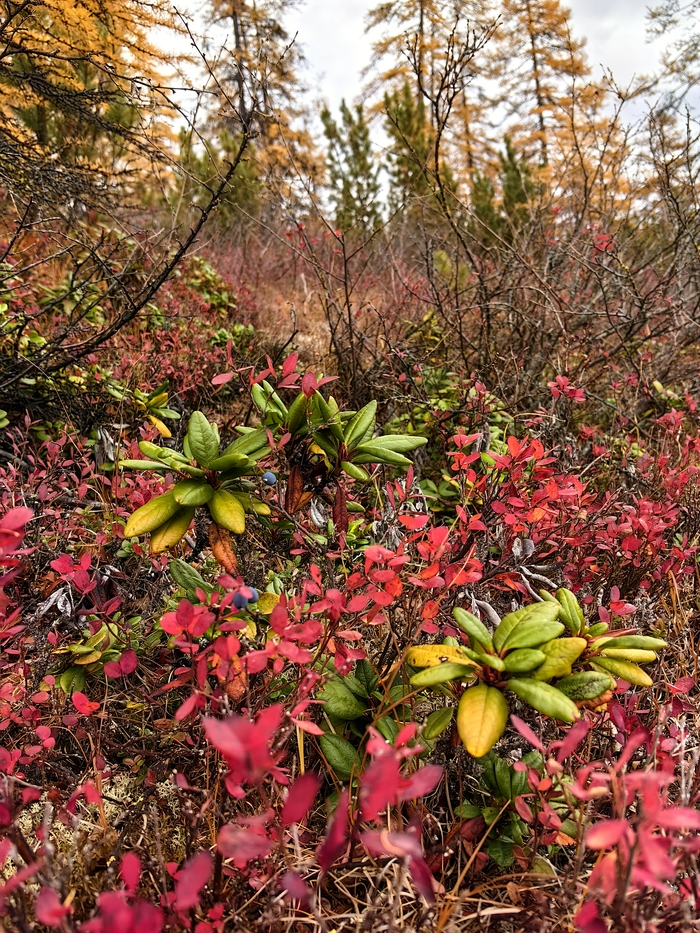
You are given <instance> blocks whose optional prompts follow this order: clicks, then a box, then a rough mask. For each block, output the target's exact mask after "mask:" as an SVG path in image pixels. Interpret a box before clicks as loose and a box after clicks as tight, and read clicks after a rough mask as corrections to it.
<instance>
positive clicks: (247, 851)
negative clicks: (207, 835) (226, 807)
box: [216, 823, 272, 868]
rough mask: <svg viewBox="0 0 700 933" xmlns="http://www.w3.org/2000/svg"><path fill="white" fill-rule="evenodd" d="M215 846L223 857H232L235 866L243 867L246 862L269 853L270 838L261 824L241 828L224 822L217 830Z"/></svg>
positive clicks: (270, 848) (270, 847) (270, 846)
mask: <svg viewBox="0 0 700 933" xmlns="http://www.w3.org/2000/svg"><path fill="white" fill-rule="evenodd" d="M216 847H217V849H218V850H219V852H220V853H221V854H222V855H223V857H224V858H230V859H233V864H234V865H235V866H236V868H245V867H246V865H247V864H248V862H252V861H253V860H254V859H260V858H265V856H267V855H269V854H270V851H271V850H272V840H271V839H270V837H269V836H268V835H267V833H266V832H265V830H264V828H263V827H261V826H260V827H258V826H253V827H246V828H242V827H240V826H236V825H235V823H226V825H225V826H222V827H221V829H220V830H219V836H218V838H217V840H216Z"/></svg>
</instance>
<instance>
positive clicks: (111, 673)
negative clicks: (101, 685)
mask: <svg viewBox="0 0 700 933" xmlns="http://www.w3.org/2000/svg"><path fill="white" fill-rule="evenodd" d="M104 672H105V676H106V677H109V678H110V680H116V678H117V677H121V676H122V669H121V665H120V664H119V661H107V663H106V664H105V666H104Z"/></svg>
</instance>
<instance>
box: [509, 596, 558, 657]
mask: <svg viewBox="0 0 700 933" xmlns="http://www.w3.org/2000/svg"><path fill="white" fill-rule="evenodd" d="M560 611H561V606H560V605H559V603H558V602H556V603H555V602H543V603H530V605H529V606H523V607H522V609H516V611H515V612H509V613H508V615H507V616H504V618H503V619H502V620H501V624H500V625H499V626H498V628H497V629H496V631H495V632H494V634H493V647H494V648H495V649H496V651H497V652H499V654H500V651H501V649H502V648H503V646H504V645H505V643H506V639H507V638H508V636H509V635H510V633H511V632H512V631H513V630H514V629H515V628H517V627H518V626H519V625H521V624H523V623H524V622H529V621H531V620H537V621H538V622H554V620H555V619H556V618H557V616H558V615H559V612H560ZM547 640H548V639H545V641H547ZM520 647H525V646H524V645H521V646H520Z"/></svg>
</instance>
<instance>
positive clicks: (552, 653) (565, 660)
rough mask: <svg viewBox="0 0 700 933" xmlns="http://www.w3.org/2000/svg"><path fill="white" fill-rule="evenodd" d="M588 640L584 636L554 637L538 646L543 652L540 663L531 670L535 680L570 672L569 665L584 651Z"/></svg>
mask: <svg viewBox="0 0 700 933" xmlns="http://www.w3.org/2000/svg"><path fill="white" fill-rule="evenodd" d="M587 644H588V642H587V641H586V639H585V638H555V639H554V640H553V641H550V642H547V644H546V645H541V646H540V651H543V652H544V654H545V659H544V661H543V662H542V664H541V665H540V666H539V667H538V668H537V670H536V671H534V672H533V674H532V676H533V677H534V678H535V680H552V678H554V677H566V676H567V675H568V674H570V673H571V665H572V664H573V663H574V661H575V660H576V659H577V658H578V657H579V656H580V655H581V654H582V653H583V652H584V651H585V649H586V645H587Z"/></svg>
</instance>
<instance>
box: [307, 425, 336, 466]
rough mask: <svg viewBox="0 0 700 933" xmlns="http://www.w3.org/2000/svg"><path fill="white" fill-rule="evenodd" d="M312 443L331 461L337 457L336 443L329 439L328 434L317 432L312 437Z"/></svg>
mask: <svg viewBox="0 0 700 933" xmlns="http://www.w3.org/2000/svg"><path fill="white" fill-rule="evenodd" d="M313 441H314V444H316V446H317V447H320V449H321V450H322V451H323V452H324V454H325V455H326V456H327V457H330V459H331V460H335V459H336V457H337V456H338V442H337V441H336V439H335V438H334V437H332V436H331V437H329V436H328V434H326V433H324V432H323V431H317V432H316V433H315V434H314V435H313Z"/></svg>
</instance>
